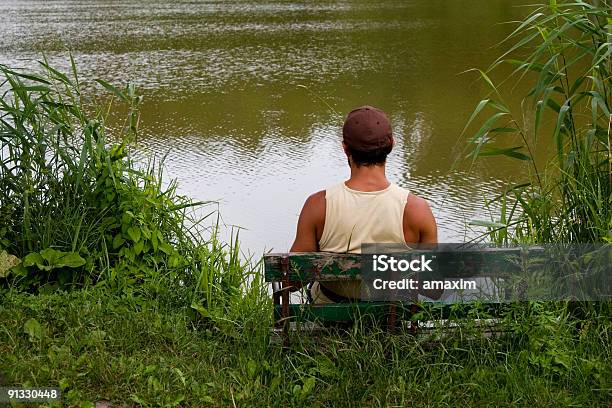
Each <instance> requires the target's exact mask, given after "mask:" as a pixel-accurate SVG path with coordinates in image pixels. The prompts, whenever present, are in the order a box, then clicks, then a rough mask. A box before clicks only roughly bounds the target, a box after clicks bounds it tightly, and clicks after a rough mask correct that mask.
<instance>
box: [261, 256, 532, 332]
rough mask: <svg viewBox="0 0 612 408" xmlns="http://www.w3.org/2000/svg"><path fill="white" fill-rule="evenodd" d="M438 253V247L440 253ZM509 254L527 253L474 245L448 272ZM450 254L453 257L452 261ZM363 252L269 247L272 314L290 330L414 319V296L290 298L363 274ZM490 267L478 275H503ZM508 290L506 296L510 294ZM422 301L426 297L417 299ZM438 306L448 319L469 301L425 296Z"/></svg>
mask: <svg viewBox="0 0 612 408" xmlns="http://www.w3.org/2000/svg"><path fill="white" fill-rule="evenodd" d="M537 253H538V251H537V250H536V251H534V250H533V249H531V251H529V254H528V256H529V257H532V256H534V254H537ZM437 254H439V253H437ZM507 255H510V256H514V257H521V256H523V258H524V251H523V252H521V249H520V248H508V249H505V248H504V249H500V248H490V249H486V250H484V251H483V250H482V249H480V250H476V251H474V252H473V254H472V256H468V257H467V258H466V257H464V258H462V259H461V260H460V261H458V262H457V263H456V264H452V265H451V264H449V265H446V271H445V275H444V276H445V277H447V278H468V277H473V276H475V275H474V271H475V270H476V269H478V267H479V266H482V264H483V263H484V262H488V263H487V265H491V262H493V263H495V262H498V263H500V264H501V263H506V262H507V257H506V256H507ZM449 259H451V261H450V262H451V263H452V262H453V260H452V259H454V258H449ZM361 264H362V256H361V255H359V254H337V253H323V252H304V253H270V254H267V255H265V256H264V268H265V280H266V282H269V283H272V285H273V294H272V296H273V301H274V314H275V319H276V323H277V326H279V327H282V328H283V332H284V333H285V334H286V333H287V330H288V327H289V325H288V323H289V321H291V320H294V321H317V322H321V323H328V322H351V321H354V320H356V319H357V318H358V317H359V316H363V315H371V316H374V317H375V318H377V319H379V320H380V319H382V320H383V321H384V320H386V324H387V326H388V327H389V328H390V329H391V330H393V329H395V327H396V325H397V322H398V320H409V321H410V320H411V319H412V317H413V316H414V315H415V314H416V313H418V312H419V311H420V309H419V307H418V306H417V303H416V302H409V303H406V302H364V301H356V302H351V303H334V304H308V303H297V304H294V303H291V301H290V298H291V295H290V292H291V290H292V289H293V290H295V288H299V287H302V286H305V284H306V283H308V282H313V281H320V282H322V281H347V280H357V279H361V266H362V265H361ZM491 269H492V270H491V273H490V274H489V275H488V274H487V273H483V271H482V270H479V273H478V277H487V276H491V277H494V278H500V277H502V275H503V272H502V273H500V269H498V268H491ZM508 295H509V294H508V293H506V294H505V296H506V297H508V298H509V296H508ZM419 303H420V304H422V302H419ZM426 303H428V304H429V305H433V306H437V308H436V318H439V319H444V318H447V317H448V316H449V314H450V313H451V311H452V312H453V313H454V314H455V315H456V313H455V312H457V309H462V308H463V311H464V312H465V314H467V313H468V312H469V309H470V305H469V304H467V305H462V307H457V306H458V305H453V304H448V303H441V302H436V301H431V302H426ZM501 303H502V302H501V301H499V302H490V303H487V309H488V311H489V312H491V313H493V314H495V312H496V311H497V310H499V306H500V304H501ZM416 323H417V322H411V323H410V330H411V331H412V332H416V330H417V329H418V326H417V325H416Z"/></svg>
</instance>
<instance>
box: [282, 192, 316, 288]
mask: <svg viewBox="0 0 612 408" xmlns="http://www.w3.org/2000/svg"><path fill="white" fill-rule="evenodd" d="M324 224H325V190H323V191H319V192H317V193H314V194H313V195H311V196H310V197H308V198H307V199H306V202H305V203H304V207H302V212H301V213H300V218H299V219H298V225H297V231H296V233H295V241H294V242H293V245H291V249H290V250H289V252H317V251H319V239H321V234H323V226H324ZM299 287H300V286H299V285H298V286H294V287H293V288H292V289H291V291H294V290H297V289H299Z"/></svg>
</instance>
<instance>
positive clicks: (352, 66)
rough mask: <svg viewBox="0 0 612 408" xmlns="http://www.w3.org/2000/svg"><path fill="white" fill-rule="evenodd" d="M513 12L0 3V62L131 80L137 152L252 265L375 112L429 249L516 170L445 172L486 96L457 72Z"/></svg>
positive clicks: (486, 50) (332, 177)
mask: <svg viewBox="0 0 612 408" xmlns="http://www.w3.org/2000/svg"><path fill="white" fill-rule="evenodd" d="M518 3H520V2H517V1H513V0H471V1H464V0H444V1H439V0H411V1H389V0H384V1H377V2H371V1H327V2H324V1H305V2H295V1H241V2H237V1H204V2H196V1H172V2H168V1H122V2H116V1H109V0H100V1H69V0H58V1H22V0H9V1H0V15H2V24H1V25H0V62H2V63H6V64H9V65H13V66H20V67H28V66H34V65H35V63H34V62H33V61H34V60H35V59H37V58H39V57H40V52H41V51H44V52H45V53H46V55H47V56H48V58H49V59H50V60H51V61H53V62H54V63H56V64H59V65H61V66H66V62H67V50H70V51H72V52H73V54H74V55H75V57H76V60H77V63H78V65H79V68H80V71H81V72H82V75H83V78H84V79H92V78H103V79H106V80H109V81H110V82H113V83H115V84H117V85H120V84H124V83H126V82H127V81H132V82H135V83H136V84H137V85H138V86H139V88H140V90H141V92H142V94H143V95H144V96H145V103H144V106H143V109H142V121H141V123H142V133H141V136H140V137H141V140H140V144H139V146H138V153H139V154H140V155H142V156H147V155H158V156H161V155H167V158H166V167H167V174H168V176H170V177H173V178H177V179H178V181H179V183H180V191H181V192H182V193H184V194H187V195H189V196H191V197H193V198H194V199H197V200H218V201H219V207H220V210H221V214H222V217H223V220H224V221H225V222H226V223H227V224H233V225H240V226H241V227H244V228H245V230H244V231H242V233H241V236H242V241H243V244H244V248H246V249H248V250H249V251H251V252H256V253H259V252H261V251H262V250H264V249H273V250H277V251H283V250H286V249H288V247H289V246H290V245H291V242H292V240H293V235H294V229H295V223H296V221H297V216H298V214H299V210H300V208H301V206H302V204H303V202H304V200H305V199H306V197H307V196H308V195H309V194H311V193H312V192H315V191H318V190H321V189H324V188H325V187H326V186H329V185H331V184H334V183H337V182H339V181H341V180H343V179H345V178H346V177H347V176H348V167H347V165H346V158H345V157H344V156H343V154H342V150H341V146H340V130H341V126H342V121H343V117H344V115H345V114H346V112H348V111H349V110H351V109H353V108H354V107H357V106H360V105H363V104H371V105H375V106H378V107H380V108H382V109H384V110H385V111H386V112H388V114H389V117H390V118H391V120H392V123H393V128H394V132H395V137H396V141H397V146H396V148H395V149H394V151H393V152H392V154H391V156H390V157H389V176H390V178H391V179H392V180H393V181H395V182H396V183H398V184H399V185H401V186H404V187H407V188H409V189H410V190H412V191H413V192H416V193H417V194H419V195H421V196H423V197H425V198H427V199H428V200H429V201H430V203H431V205H432V207H433V210H434V214H435V215H436V217H437V219H438V223H439V235H440V239H441V241H446V242H450V241H462V240H464V239H465V238H466V237H472V236H474V235H475V234H476V232H475V231H471V230H470V229H466V223H467V222H468V221H469V220H470V219H473V218H487V217H488V215H487V211H485V210H483V202H484V200H485V198H486V197H490V196H492V195H494V194H496V193H497V192H499V191H500V189H501V187H502V186H503V185H505V183H506V182H507V181H508V180H514V179H518V178H519V177H520V174H521V173H522V172H523V171H524V169H523V168H521V167H519V166H520V165H518V164H516V163H513V162H511V161H506V160H500V159H495V160H493V161H491V160H489V161H485V162H480V163H479V165H478V167H477V168H475V169H472V170H471V171H469V169H468V168H467V166H465V165H462V166H459V167H457V168H455V167H454V166H453V163H455V162H456V161H457V158H458V157H460V156H461V154H460V153H461V150H462V149H463V147H464V141H462V140H460V139H459V135H460V133H461V130H462V128H463V126H464V124H465V122H466V120H467V118H468V117H469V114H470V112H471V111H472V109H473V108H474V106H475V104H476V103H477V101H478V100H479V99H481V98H482V97H483V96H484V94H485V90H484V87H483V86H482V85H481V84H479V83H478V82H474V80H475V75H473V74H469V73H468V74H465V73H464V74H461V73H462V72H463V71H465V70H467V69H469V68H472V67H480V68H484V67H486V66H488V65H489V64H490V63H491V62H492V61H493V60H494V59H495V58H496V57H497V56H498V55H499V54H500V52H501V49H499V48H495V47H493V46H494V45H495V44H496V43H498V42H499V41H500V40H501V39H503V38H504V37H505V36H506V35H507V34H508V33H509V31H510V30H511V26H509V25H505V24H501V23H503V22H507V21H511V20H517V19H519V18H521V16H523V15H525V13H526V9H524V8H522V7H518V6H517V4H518ZM513 95H514V94H513ZM513 95H510V96H509V98H510V100H511V101H512V102H513V103H518V101H519V96H518V95H519V93H518V92H517V93H516V96H513ZM512 98H514V99H512Z"/></svg>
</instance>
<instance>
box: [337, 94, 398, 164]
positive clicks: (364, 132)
mask: <svg viewBox="0 0 612 408" xmlns="http://www.w3.org/2000/svg"><path fill="white" fill-rule="evenodd" d="M342 140H343V142H344V145H345V147H346V152H347V154H348V155H349V157H350V158H351V161H352V162H353V163H354V164H355V165H356V166H357V167H359V166H374V165H382V164H384V163H385V161H386V159H387V155H388V154H389V153H390V152H391V150H392V149H393V133H392V130H391V123H390V122H389V119H388V118H387V115H386V114H385V113H384V112H383V111H382V110H380V109H378V108H375V107H373V106H362V107H360V108H357V109H355V110H353V111H351V112H350V113H349V114H348V115H347V117H346V120H345V121H344V126H343V127H342Z"/></svg>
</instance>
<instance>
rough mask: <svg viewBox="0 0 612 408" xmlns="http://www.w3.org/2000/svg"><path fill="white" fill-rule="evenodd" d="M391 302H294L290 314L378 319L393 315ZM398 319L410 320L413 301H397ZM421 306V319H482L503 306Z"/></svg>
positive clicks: (278, 309) (312, 317)
mask: <svg viewBox="0 0 612 408" xmlns="http://www.w3.org/2000/svg"><path fill="white" fill-rule="evenodd" d="M390 305H391V303H383V302H380V303H378V302H355V303H333V304H326V305H313V304H291V305H289V317H290V319H291V321H300V322H305V321H320V322H351V321H354V320H356V318H357V317H359V316H363V315H366V314H367V315H370V316H372V317H373V318H374V319H383V318H386V317H387V316H388V315H389V306H390ZM395 305H396V313H397V318H398V319H400V320H409V319H410V318H411V317H412V316H413V315H414V312H413V311H412V308H411V307H412V305H411V304H401V303H396V304H395ZM423 306H424V309H419V310H418V313H419V316H420V319H421V320H440V319H448V318H450V317H467V316H470V314H472V315H473V317H478V318H481V319H482V318H490V317H494V316H499V312H500V310H501V309H502V307H503V304H501V303H489V304H486V305H480V307H479V311H478V313H477V314H473V313H472V312H473V311H474V309H475V307H474V305H473V304H461V305H459V304H448V303H439V302H428V303H427V304H425V305H423ZM281 307H282V306H281V305H275V306H274V318H275V319H276V320H280V319H282V310H281Z"/></svg>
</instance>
